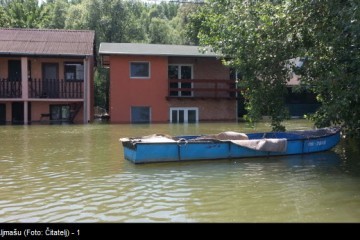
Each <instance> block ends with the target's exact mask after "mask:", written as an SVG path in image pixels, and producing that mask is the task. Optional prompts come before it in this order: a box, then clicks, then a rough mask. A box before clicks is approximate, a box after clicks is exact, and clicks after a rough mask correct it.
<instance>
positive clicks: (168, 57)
mask: <svg viewBox="0 0 360 240" xmlns="http://www.w3.org/2000/svg"><path fill="white" fill-rule="evenodd" d="M99 53H100V55H101V58H102V64H103V66H109V67H110V104H109V105H110V107H109V108H110V109H109V114H110V121H111V122H112V123H165V122H171V123H193V122H199V121H235V120H236V119H237V100H236V99H237V89H236V82H235V80H233V79H231V78H230V70H229V68H227V67H225V66H224V65H223V64H222V63H221V60H220V59H219V56H218V55H216V54H215V53H213V52H211V51H206V52H203V51H200V49H199V47H197V46H183V45H160V44H136V43H101V44H100V49H99Z"/></svg>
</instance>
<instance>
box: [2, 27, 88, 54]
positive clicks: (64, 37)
mask: <svg viewBox="0 0 360 240" xmlns="http://www.w3.org/2000/svg"><path fill="white" fill-rule="evenodd" d="M94 39H95V32H94V31H90V30H54V29H21V28H0V55H1V54H9V55H10V54H15V55H56V56H57V55H64V56H92V55H93V54H94Z"/></svg>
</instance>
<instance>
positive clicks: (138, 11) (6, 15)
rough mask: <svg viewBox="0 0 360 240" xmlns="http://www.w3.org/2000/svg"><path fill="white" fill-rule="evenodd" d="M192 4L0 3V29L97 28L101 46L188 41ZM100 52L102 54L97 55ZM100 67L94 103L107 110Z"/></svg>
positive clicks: (109, 0)
mask: <svg viewBox="0 0 360 240" xmlns="http://www.w3.org/2000/svg"><path fill="white" fill-rule="evenodd" d="M190 5H191V4H183V5H181V4H178V3H173V2H165V1H164V2H160V3H146V2H143V1H140V0H137V1H136V0H134V1H128V0H47V1H45V2H43V3H42V4H41V5H40V4H39V1H38V0H0V27H19V28H50V29H63V28H64V29H80V30H81V29H84V30H94V31H95V33H96V35H95V37H96V43H97V46H96V47H97V49H96V50H98V47H99V44H100V43H101V42H144V43H164V44H185V43H190V42H191V41H189V40H188V38H187V36H186V34H185V31H184V29H186V27H185V26H186V24H187V21H188V20H187V12H191V11H192V7H191V6H190ZM97 52H98V51H97ZM98 59H99V57H98ZM107 72H108V71H107V70H106V69H102V68H101V66H99V65H98V66H97V72H96V73H95V92H96V96H95V104H96V105H98V106H101V107H105V108H108V92H109V77H108V76H106V74H107Z"/></svg>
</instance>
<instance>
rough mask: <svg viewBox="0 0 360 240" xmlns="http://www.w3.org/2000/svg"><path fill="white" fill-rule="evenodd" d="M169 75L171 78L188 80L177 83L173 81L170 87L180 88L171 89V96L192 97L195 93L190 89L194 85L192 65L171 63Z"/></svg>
mask: <svg viewBox="0 0 360 240" xmlns="http://www.w3.org/2000/svg"><path fill="white" fill-rule="evenodd" d="M168 77H169V80H174V79H183V80H188V81H187V82H177V83H173V82H171V83H170V88H176V89H178V90H177V91H170V96H178V97H191V96H192V95H193V94H192V91H191V90H190V89H191V88H192V87H193V83H192V82H191V79H193V66H192V65H182V64H180V65H176V64H170V65H169V66H168ZM183 89H184V90H183ZM189 90H190V91H189Z"/></svg>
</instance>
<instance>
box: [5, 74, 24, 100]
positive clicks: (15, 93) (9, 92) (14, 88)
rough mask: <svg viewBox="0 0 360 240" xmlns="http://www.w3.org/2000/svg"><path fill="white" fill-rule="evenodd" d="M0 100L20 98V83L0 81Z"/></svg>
mask: <svg viewBox="0 0 360 240" xmlns="http://www.w3.org/2000/svg"><path fill="white" fill-rule="evenodd" d="M0 98H21V81H15V80H8V79H4V78H3V79H0Z"/></svg>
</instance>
